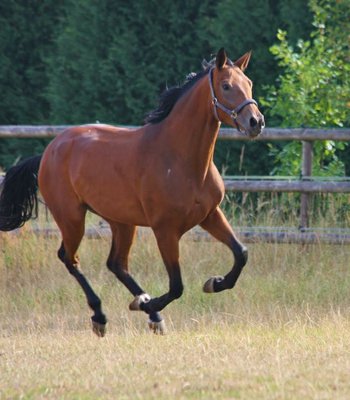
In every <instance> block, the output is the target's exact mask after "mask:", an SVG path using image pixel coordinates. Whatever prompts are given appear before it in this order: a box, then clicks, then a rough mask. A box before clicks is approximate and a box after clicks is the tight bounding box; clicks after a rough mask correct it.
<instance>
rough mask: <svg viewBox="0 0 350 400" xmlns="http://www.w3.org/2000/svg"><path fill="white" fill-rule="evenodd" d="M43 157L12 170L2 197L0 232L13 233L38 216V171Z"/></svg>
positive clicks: (32, 159) (0, 197)
mask: <svg viewBox="0 0 350 400" xmlns="http://www.w3.org/2000/svg"><path fill="white" fill-rule="evenodd" d="M40 161H41V156H35V157H31V158H27V159H26V160H24V161H22V162H20V163H19V164H17V165H15V166H14V167H12V168H10V169H9V170H8V171H7V174H6V175H5V178H4V181H3V183H2V185H1V186H2V191H1V195H0V231H12V230H13V229H16V228H19V227H21V226H23V225H24V224H25V222H26V221H28V219H30V218H36V217H37V216H38V197H37V192H38V171H39V166H40Z"/></svg>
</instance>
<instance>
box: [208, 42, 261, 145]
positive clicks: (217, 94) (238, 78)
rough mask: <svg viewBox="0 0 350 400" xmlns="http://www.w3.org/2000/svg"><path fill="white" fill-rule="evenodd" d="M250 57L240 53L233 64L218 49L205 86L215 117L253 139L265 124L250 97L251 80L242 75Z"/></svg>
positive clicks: (224, 53)
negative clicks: (239, 56) (207, 85)
mask: <svg viewBox="0 0 350 400" xmlns="http://www.w3.org/2000/svg"><path fill="white" fill-rule="evenodd" d="M250 54H251V53H250V52H249V53H246V54H244V56H242V57H241V58H239V59H238V60H237V61H236V62H234V63H233V62H232V61H230V60H229V59H228V58H227V55H226V52H225V50H224V49H220V50H219V52H218V54H217V56H216V63H215V66H213V67H212V68H211V70H210V72H209V84H210V90H211V95H212V100H213V104H214V114H215V117H216V118H217V119H218V120H219V121H221V122H223V123H225V124H227V125H231V126H233V127H235V128H237V129H238V130H240V131H244V132H245V133H246V134H247V135H249V136H250V137H256V136H258V135H259V134H260V133H261V131H262V130H263V128H264V126H265V121H264V116H263V115H262V114H261V112H260V111H259V108H258V105H257V102H256V101H255V100H253V98H252V86H253V85H252V81H251V80H250V79H249V78H248V77H247V76H246V75H245V74H244V71H245V69H246V68H247V66H248V63H249V59H250Z"/></svg>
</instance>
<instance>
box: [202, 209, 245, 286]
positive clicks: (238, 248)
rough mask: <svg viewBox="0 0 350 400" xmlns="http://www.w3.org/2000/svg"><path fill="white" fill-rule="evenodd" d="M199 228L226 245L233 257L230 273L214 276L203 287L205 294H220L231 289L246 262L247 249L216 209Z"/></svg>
mask: <svg viewBox="0 0 350 400" xmlns="http://www.w3.org/2000/svg"><path fill="white" fill-rule="evenodd" d="M201 227H202V228H203V229H205V230H206V231H208V232H209V233H210V234H211V235H212V236H214V238H216V239H217V240H219V241H220V242H222V243H224V244H226V245H227V246H228V247H229V248H230V249H231V251H232V253H233V255H234V259H235V261H234V265H233V268H232V269H231V271H230V272H229V273H228V274H227V275H225V276H214V277H212V278H210V279H209V280H208V281H207V282H206V283H205V284H204V286H203V290H204V292H206V293H214V292H221V291H222V290H225V289H232V288H233V287H234V285H235V283H236V281H237V279H238V277H239V275H240V274H241V272H242V269H243V267H244V265H245V264H246V263H247V260H248V250H247V248H246V247H245V246H244V245H243V244H242V243H241V242H240V241H239V240H238V239H237V238H236V236H235V234H234V232H233V230H232V228H231V226H230V224H229V223H228V221H227V219H226V217H225V216H224V214H223V212H222V211H221V210H220V209H219V208H216V209H215V210H214V211H213V212H212V213H210V214H209V215H208V217H207V218H206V219H205V220H204V221H203V222H202V223H201Z"/></svg>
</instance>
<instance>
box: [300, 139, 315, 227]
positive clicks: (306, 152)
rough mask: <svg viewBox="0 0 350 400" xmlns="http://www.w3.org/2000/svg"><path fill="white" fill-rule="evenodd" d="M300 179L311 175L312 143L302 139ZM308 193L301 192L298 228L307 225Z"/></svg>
mask: <svg viewBox="0 0 350 400" xmlns="http://www.w3.org/2000/svg"><path fill="white" fill-rule="evenodd" d="M302 144H303V149H302V166H301V179H302V180H304V179H308V177H310V176H311V175H312V153H313V143H312V142H307V141H303V142H302ZM309 200H310V194H309V193H301V200H300V229H303V228H308V227H309Z"/></svg>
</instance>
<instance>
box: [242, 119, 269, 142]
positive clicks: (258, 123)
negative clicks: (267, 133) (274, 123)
mask: <svg viewBox="0 0 350 400" xmlns="http://www.w3.org/2000/svg"><path fill="white" fill-rule="evenodd" d="M264 128H265V119H264V116H263V115H262V114H261V115H260V116H259V118H255V117H251V118H250V120H249V128H248V129H247V130H246V132H247V134H248V136H250V137H253V138H255V137H257V136H259V135H260V133H261V132H262V131H263V129H264Z"/></svg>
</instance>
